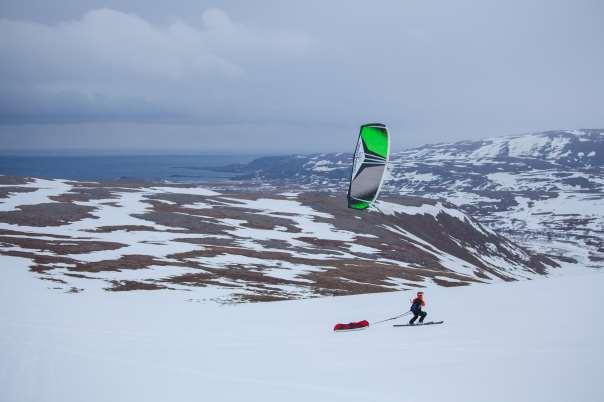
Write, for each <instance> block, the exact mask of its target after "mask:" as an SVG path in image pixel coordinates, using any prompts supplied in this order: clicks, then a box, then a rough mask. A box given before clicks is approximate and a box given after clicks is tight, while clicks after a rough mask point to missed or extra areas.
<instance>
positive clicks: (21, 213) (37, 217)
mask: <svg viewBox="0 0 604 402" xmlns="http://www.w3.org/2000/svg"><path fill="white" fill-rule="evenodd" d="M92 211H94V208H92V207H87V206H84V205H76V204H69V203H63V202H56V203H44V204H37V205H21V206H20V207H18V210H16V211H6V212H0V222H4V223H9V224H12V225H20V226H39V227H43V226H61V225H66V224H68V223H72V222H77V221H79V220H81V219H85V218H93V219H96V218H97V217H96V216H94V215H92V214H91V212H92Z"/></svg>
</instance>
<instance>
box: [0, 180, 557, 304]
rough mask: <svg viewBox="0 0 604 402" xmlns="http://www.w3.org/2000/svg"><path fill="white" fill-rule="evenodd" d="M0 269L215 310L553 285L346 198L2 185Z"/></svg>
mask: <svg viewBox="0 0 604 402" xmlns="http://www.w3.org/2000/svg"><path fill="white" fill-rule="evenodd" d="M0 189H1V190H2V191H1V192H0V262H1V261H2V256H11V257H20V258H26V259H28V260H29V261H30V269H31V271H32V272H33V274H34V275H36V276H37V277H39V278H40V279H42V280H45V281H48V284H49V287H50V288H52V289H57V290H59V291H66V292H74V293H77V292H80V291H100V290H103V289H104V290H107V291H128V290H160V289H164V290H186V291H192V293H191V295H192V296H193V295H194V297H196V298H203V299H210V300H217V301H219V302H234V301H235V302H237V301H264V300H281V299H292V298H305V297H316V296H322V295H346V294H358V293H370V292H385V291H393V290H401V289H409V288H416V287H424V286H427V285H429V284H433V283H436V284H438V285H441V286H460V285H466V284H470V283H477V282H492V281H511V280H515V279H522V278H532V277H535V276H539V275H543V274H548V273H554V272H557V270H558V268H559V266H558V264H556V263H555V262H553V261H552V260H550V259H549V258H548V257H546V256H544V255H542V254H540V253H535V252H530V251H527V250H525V249H523V248H521V247H519V246H518V245H516V244H515V243H513V242H511V241H509V240H507V239H506V238H504V237H502V236H500V235H498V234H496V233H495V232H493V231H491V230H489V229H487V228H486V227H484V226H482V225H481V224H479V223H477V222H476V221H474V220H473V219H471V218H470V217H468V216H467V215H465V214H464V213H463V212H461V211H460V210H458V209H457V208H455V207H454V206H453V205H451V204H449V203H446V202H442V201H435V200H429V199H424V198H419V197H412V196H400V195H397V196H388V195H386V196H384V197H383V202H382V203H381V204H380V210H379V211H356V210H351V209H348V208H347V207H346V202H345V199H346V197H345V194H344V193H325V192H310V191H309V192H291V191H283V189H280V190H277V191H275V190H271V189H270V188H264V189H260V188H256V189H255V190H253V191H252V190H243V191H242V190H241V186H239V185H232V186H230V187H229V186H228V185H223V188H220V189H214V191H212V190H208V189H204V188H200V187H186V186H174V185H149V184H144V185H143V184H136V183H132V184H128V183H124V182H119V183H85V182H74V181H63V180H41V179H18V178H9V177H0Z"/></svg>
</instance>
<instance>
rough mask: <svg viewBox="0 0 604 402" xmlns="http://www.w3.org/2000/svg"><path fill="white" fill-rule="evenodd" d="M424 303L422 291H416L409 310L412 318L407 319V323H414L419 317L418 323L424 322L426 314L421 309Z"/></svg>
mask: <svg viewBox="0 0 604 402" xmlns="http://www.w3.org/2000/svg"><path fill="white" fill-rule="evenodd" d="M425 305H426V302H425V301H424V292H417V296H416V297H415V299H413V300H411V312H412V313H413V318H412V319H411V320H409V325H414V324H415V320H417V317H419V323H420V324H421V323H423V322H424V318H426V316H427V315H428V313H426V312H425V311H422V307H423V306H425Z"/></svg>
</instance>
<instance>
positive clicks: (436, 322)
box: [393, 321, 444, 327]
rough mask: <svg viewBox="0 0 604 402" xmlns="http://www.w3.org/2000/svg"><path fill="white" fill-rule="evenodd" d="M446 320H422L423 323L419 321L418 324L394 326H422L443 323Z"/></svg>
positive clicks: (398, 325)
mask: <svg viewBox="0 0 604 402" xmlns="http://www.w3.org/2000/svg"><path fill="white" fill-rule="evenodd" d="M443 323H444V321H428V322H422V323H417V324H394V325H393V327H421V326H423V325H436V324H443Z"/></svg>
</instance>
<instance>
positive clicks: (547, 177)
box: [225, 129, 604, 267]
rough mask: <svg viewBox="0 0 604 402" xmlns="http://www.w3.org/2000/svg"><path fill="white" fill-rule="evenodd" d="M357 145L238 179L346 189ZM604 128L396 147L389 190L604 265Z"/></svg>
mask: <svg viewBox="0 0 604 402" xmlns="http://www.w3.org/2000/svg"><path fill="white" fill-rule="evenodd" d="M350 164H351V155H350V154H342V153H337V154H315V155H306V156H304V155H294V156H287V157H273V158H261V159H258V160H256V161H254V162H252V163H250V164H249V165H238V166H229V167H227V168H225V170H227V171H235V170H237V172H238V173H240V174H241V175H240V178H245V179H257V180H262V181H269V182H273V183H280V185H286V186H287V185H295V184H300V186H301V188H307V189H325V190H328V191H334V190H343V189H345V188H346V186H347V183H348V180H349V175H350ZM603 166H604V129H584V130H562V131H546V132H541V133H531V134H524V135H514V136H507V137H499V138H491V139H485V140H479V141H461V142H456V143H449V144H434V145H424V146H421V147H417V148H412V149H408V150H404V151H402V152H397V153H394V154H393V155H391V164H390V168H389V177H388V180H386V181H385V187H384V190H383V191H384V193H387V194H391V195H393V194H406V195H416V196H425V197H429V198H434V199H439V198H442V199H446V200H447V201H450V202H452V203H454V204H456V205H459V206H460V207H461V208H462V209H463V210H464V211H465V212H466V213H469V214H470V215H472V216H474V217H475V218H477V219H478V220H479V221H480V222H482V223H484V224H485V225H487V226H489V227H490V228H492V229H495V230H496V231H498V232H499V233H505V234H507V235H509V236H510V237H511V238H513V239H515V240H516V241H518V242H520V243H521V244H524V245H527V246H529V247H530V248H532V249H533V250H535V251H538V252H544V253H546V254H550V255H552V256H554V257H556V258H557V259H558V260H559V261H561V262H566V263H573V264H575V263H576V264H579V265H581V266H590V267H602V266H603V264H604V240H603V239H604V167H603Z"/></svg>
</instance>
